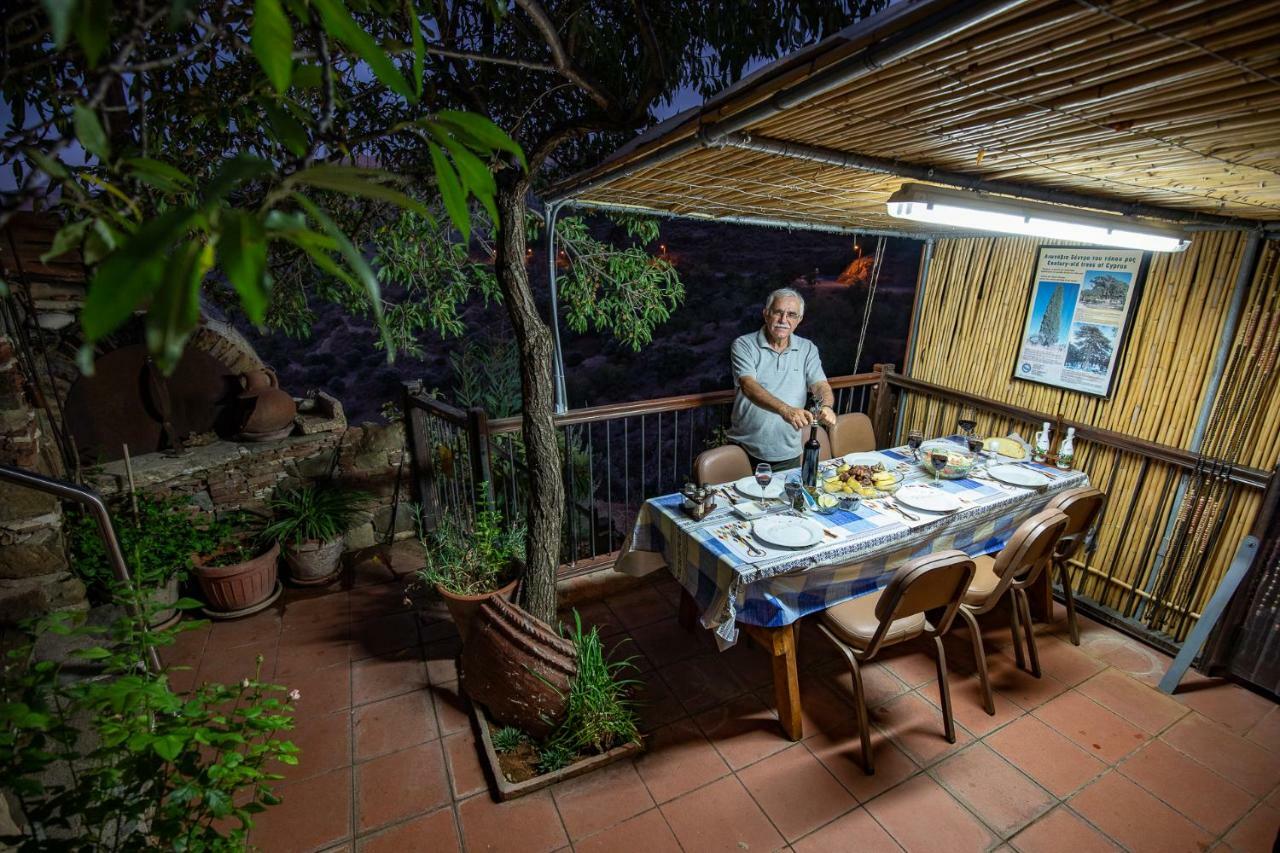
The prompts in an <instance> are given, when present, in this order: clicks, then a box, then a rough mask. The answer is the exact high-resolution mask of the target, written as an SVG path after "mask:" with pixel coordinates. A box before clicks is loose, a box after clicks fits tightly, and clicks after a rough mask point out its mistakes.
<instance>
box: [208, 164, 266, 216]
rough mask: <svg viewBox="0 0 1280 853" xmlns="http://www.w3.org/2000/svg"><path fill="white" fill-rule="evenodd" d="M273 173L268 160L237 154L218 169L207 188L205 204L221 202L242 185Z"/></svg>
mask: <svg viewBox="0 0 1280 853" xmlns="http://www.w3.org/2000/svg"><path fill="white" fill-rule="evenodd" d="M273 172H274V170H273V169H272V167H271V164H270V163H268V162H267V161H266V160H263V159H261V158H259V157H253V156H251V155H248V154H237V155H236V156H235V157H232V158H231V159H229V160H225V161H223V163H222V165H221V166H220V167H218V171H217V173H215V174H214V176H213V179H212V180H211V181H209V184H208V186H206V187H205V190H204V199H203V200H204V202H205V204H212V203H214V202H217V201H220V200H222V198H223V197H224V196H226V195H227V194H228V193H230V192H231V191H233V190H234V189H235V188H236V187H238V186H239V185H240V184H243V183H245V182H247V181H253V180H258V179H260V178H265V177H267V176H269V175H271V174H273Z"/></svg>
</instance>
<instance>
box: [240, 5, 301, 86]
mask: <svg viewBox="0 0 1280 853" xmlns="http://www.w3.org/2000/svg"><path fill="white" fill-rule="evenodd" d="M249 43H250V46H251V47H252V48H253V55H254V56H255V57H257V59H258V64H259V65H261V66H262V70H263V71H265V72H266V74H267V79H268V80H270V81H271V86H272V88H274V89H275V90H276V92H278V93H279V94H284V93H285V92H286V91H287V90H288V88H289V80H290V78H291V77H292V76H293V58H292V54H293V27H292V25H290V23H289V16H288V15H286V14H285V13H284V9H282V8H280V0H256V1H255V2H254V4H253V29H252V30H251V31H250V33H249Z"/></svg>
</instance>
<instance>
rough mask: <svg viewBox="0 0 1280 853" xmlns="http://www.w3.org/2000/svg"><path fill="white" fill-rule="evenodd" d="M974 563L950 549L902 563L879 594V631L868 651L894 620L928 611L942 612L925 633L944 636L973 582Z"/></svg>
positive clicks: (872, 650) (869, 650)
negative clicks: (970, 583)
mask: <svg viewBox="0 0 1280 853" xmlns="http://www.w3.org/2000/svg"><path fill="white" fill-rule="evenodd" d="M974 571H975V566H974V564H973V560H972V559H971V558H970V557H969V556H968V555H967V554H965V553H964V552H963V551H957V550H956V549H954V548H952V549H950V550H947V551H937V552H935V553H932V554H926V555H925V556H923V557H916V558H915V559H914V560H910V561H908V562H907V563H904V564H903V565H902V566H900V567H899V568H898V570H897V571H896V572H894V573H893V577H892V578H890V580H889V585H888V586H886V587H885V588H884V591H883V592H881V593H880V600H879V601H877V602H876V618H878V619H879V620H880V627H879V628H877V629H876V635H875V637H874V638H873V639H872V642H871V644H870V646H869V647H868V649H867V652H868V654H871V653H873V652H874V651H875V648H876V647H877V646H878V645H879V643H880V639H881V637H882V636H883V635H884V633H885V632H886V631H887V630H888V628H889V625H890V624H891V623H892V622H893V621H894V620H896V619H905V618H906V617H908V616H914V615H916V614H917V613H925V612H926V611H929V610H938V609H941V610H942V615H941V616H940V617H939V618H938V619H937V620H936V621H934V622H933V623H932V624H931V625H930V626H929V627H928V628H926V630H925V633H926V634H928V635H929V636H936V635H938V634H945V633H946V632H947V629H949V628H950V627H951V620H952V619H953V618H955V615H956V608H958V607H959V606H960V601H961V599H963V598H964V594H965V591H966V590H967V589H968V588H969V582H970V581H972V580H973V574H974Z"/></svg>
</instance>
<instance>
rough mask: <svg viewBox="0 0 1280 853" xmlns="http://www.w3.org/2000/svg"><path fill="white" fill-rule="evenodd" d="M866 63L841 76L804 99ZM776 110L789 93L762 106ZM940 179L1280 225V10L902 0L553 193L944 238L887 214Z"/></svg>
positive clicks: (1259, 4)
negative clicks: (931, 36)
mask: <svg viewBox="0 0 1280 853" xmlns="http://www.w3.org/2000/svg"><path fill="white" fill-rule="evenodd" d="M980 6H985V7H987V12H988V15H987V17H985V18H980V19H979V20H977V21H970V22H968V23H965V24H964V25H963V28H961V29H959V30H958V31H957V32H954V33H951V34H948V35H947V36H946V37H945V38H939V39H935V40H933V41H932V42H928V43H924V44H922V45H921V46H920V47H919V48H918V49H915V48H913V49H911V50H909V51H906V52H905V53H903V52H899V54H896V55H893V56H892V58H890V59H889V60H888V61H886V62H884V63H883V64H879V65H878V67H876V66H877V64H878V63H877V62H876V59H877V57H878V56H883V55H885V54H884V53H883V49H884V48H885V46H886V45H892V43H893V42H894V40H895V38H896V39H899V40H902V39H909V38H910V37H911V34H912V33H913V32H915V31H918V30H919V29H920V28H922V27H929V26H931V25H935V24H936V22H938V21H939V20H944V21H945V20H952V21H954V19H955V16H956V15H957V14H962V13H968V14H970V15H972V12H973V10H974V9H975V8H977V7H980ZM979 17H980V16H979ZM877 51H881V52H880V53H879V54H878V53H877ZM859 63H860V64H861V67H862V68H863V71H862V72H861V73H859V72H856V71H855V72H854V74H855V75H856V76H853V77H852V79H848V77H849V75H845V78H844V79H846V80H847V82H842V83H839V84H838V85H835V87H834V88H830V89H829V90H827V91H821V92H819V93H817V94H814V95H812V96H809V97H805V98H803V99H800V98H799V97H798V96H797V87H803V86H805V85H806V84H810V89H809V91H806V92H803V93H802V94H804V95H811V94H812V91H813V89H814V88H817V86H816V83H817V80H818V78H820V77H822V75H824V74H826V75H831V74H832V73H833V71H834V69H837V68H844V67H849V66H853V65H856V64H859ZM867 66H871V70H866V67H867ZM797 101H798V102H797ZM770 102H772V103H774V104H778V103H779V102H781V103H782V104H788V103H789V104H790V105H789V106H785V108H783V109H780V110H777V111H774V112H773V113H772V114H767V113H766V107H767V105H768V103H770ZM745 118H750V119H751V120H750V121H748V122H747V123H745V124H744V123H743V122H744V119H745ZM726 130H728V131H729V132H727V133H726V132H725V131H726ZM761 148H764V149H767V150H759V149H761ZM929 170H933V171H932V172H930V171H929ZM929 177H933V178H935V180H934V181H933V182H935V183H943V184H949V185H952V186H956V185H967V186H968V187H969V188H976V189H982V190H986V191H993V192H1002V193H1005V194H1010V195H1022V196H1025V197H1029V198H1034V197H1037V194H1038V195H1039V198H1040V199H1041V200H1050V201H1058V202H1060V203H1070V204H1074V205H1080V206H1085V205H1083V204H1082V202H1091V204H1090V205H1089V206H1095V207H1098V208H1099V209H1109V210H1112V211H1116V212H1121V211H1128V212H1134V213H1139V214H1141V215H1145V216H1151V217H1153V218H1162V219H1168V220H1173V221H1178V220H1181V221H1182V222H1183V224H1184V225H1190V226H1191V227H1198V226H1205V227H1222V226H1224V225H1227V226H1230V225H1233V224H1234V225H1235V226H1236V227H1243V226H1250V225H1255V224H1257V223H1280V3H1277V2H1267V0H1238V2H1230V0H1227V2H1212V0H1182V2H1170V0H1115V2H1106V0H1096V1H1095V0H1022V1H1021V2H1018V0H1005V2H1002V3H977V2H972V0H970V2H955V0H922V1H921V2H903V3H898V4H895V5H893V6H891V7H890V8H889V9H888V10H887V11H886V12H884V13H881V14H880V15H876V16H873V17H872V18H868V19H866V20H864V21H861V22H859V23H858V24H855V25H854V26H852V27H850V28H849V29H847V30H845V31H843V32H842V33H840V34H837V35H836V36H833V37H832V38H830V39H827V40H825V41H824V42H822V43H820V44H818V45H815V46H814V47H812V48H809V49H808V50H806V51H803V52H802V53H801V54H797V55H795V56H792V57H789V58H785V59H782V60H779V61H778V62H776V63H773V64H772V65H770V66H767V67H766V68H764V69H761V70H760V71H759V72H757V73H756V74H753V75H752V76H751V77H750V78H748V79H746V80H744V81H742V82H740V83H739V84H738V85H736V86H734V87H733V88H732V89H730V90H728V91H726V92H724V93H722V94H721V95H720V96H718V97H717V98H715V99H713V100H712V101H709V102H708V103H706V104H704V105H703V106H702V107H700V108H696V109H693V110H689V111H686V112H685V113H682V114H681V115H679V116H676V117H674V118H672V119H670V120H668V121H666V122H664V123H663V124H662V125H659V126H658V127H656V128H654V129H652V130H651V131H649V132H648V133H647V134H645V135H642V136H641V137H639V138H638V139H636V140H634V141H633V142H632V143H630V144H628V145H627V146H626V147H624V148H623V149H621V150H619V151H618V152H617V153H615V154H614V155H613V156H612V157H610V158H609V159H608V160H606V161H605V162H604V163H602V164H601V165H600V166H598V167H596V168H594V169H592V170H589V171H587V172H583V173H580V174H579V175H576V176H574V177H572V178H570V179H569V180H567V181H565V182H564V183H562V184H561V185H560V186H558V187H556V188H554V189H553V191H552V193H551V194H550V197H551V198H554V199H566V198H572V199H573V200H574V201H575V202H577V203H582V204H588V205H596V206H606V207H607V206H622V207H629V208H639V209H643V210H650V211H654V212H658V213H664V214H671V215H682V216H688V215H694V216H702V217H709V218H724V219H744V220H752V219H758V220H770V221H776V222H777V223H779V224H795V225H806V226H810V227H812V226H818V227H828V228H836V229H865V230H875V229H884V230H893V231H899V232H916V233H924V232H926V231H931V232H935V233H936V232H937V231H938V226H931V225H923V224H920V225H917V224H915V223H909V222H906V221H903V220H898V219H892V218H890V217H889V216H888V215H887V213H886V211H885V201H886V200H887V199H888V197H889V195H891V194H892V193H893V192H894V191H895V190H897V189H898V188H899V187H900V186H901V185H902V184H903V183H904V182H905V181H906V180H912V181H915V182H917V183H920V182H926V183H927V182H929V180H928V178H929ZM966 182H967V183H966ZM1092 202H1096V203H1092ZM1231 220H1237V221H1236V222H1234V223H1233V222H1232V221H1231Z"/></svg>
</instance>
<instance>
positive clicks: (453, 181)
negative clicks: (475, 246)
mask: <svg viewBox="0 0 1280 853" xmlns="http://www.w3.org/2000/svg"><path fill="white" fill-rule="evenodd" d="M427 147H428V148H429V149H430V150H431V165H432V167H433V168H434V169H435V171H436V183H437V184H438V185H439V187H440V198H441V199H443V200H444V209H445V210H446V211H448V213H449V219H450V221H452V222H453V225H454V227H455V228H457V229H458V231H460V232H461V233H462V239H463V240H464V241H465V240H470V239H471V213H470V211H469V210H467V195H466V193H465V192H464V191H463V189H462V184H461V183H460V182H459V181H458V175H457V173H455V172H454V171H453V164H451V163H450V162H449V159H448V158H447V157H445V156H444V152H443V151H441V150H440V146H438V145H436V144H435V143H434V142H428V143H427Z"/></svg>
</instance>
